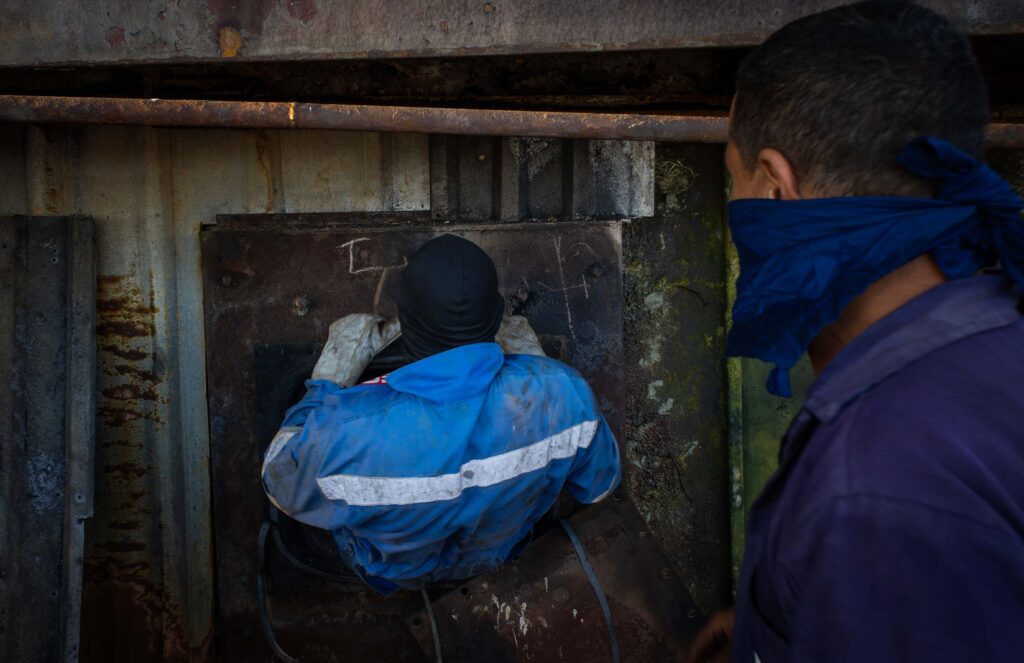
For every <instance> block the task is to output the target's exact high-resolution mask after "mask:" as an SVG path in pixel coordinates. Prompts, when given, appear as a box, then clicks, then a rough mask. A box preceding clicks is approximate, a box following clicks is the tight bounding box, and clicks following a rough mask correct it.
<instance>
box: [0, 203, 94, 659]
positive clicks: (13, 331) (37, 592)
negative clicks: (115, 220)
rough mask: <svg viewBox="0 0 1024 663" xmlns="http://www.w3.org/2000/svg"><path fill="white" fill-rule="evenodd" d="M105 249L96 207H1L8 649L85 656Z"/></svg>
mask: <svg viewBox="0 0 1024 663" xmlns="http://www.w3.org/2000/svg"><path fill="white" fill-rule="evenodd" d="M95 315H96V254H95V250H94V245H93V224H92V219H89V218H87V217H26V216H16V217H2V218H0V532H2V535H0V659H3V660H5V661H56V660H63V661H77V660H78V648H79V624H80V614H81V612H80V609H81V596H82V557H83V534H84V527H85V520H86V519H87V518H89V517H90V516H92V513H93V453H94V444H95V425H96V418H95V417H96V382H95V380H96V344H95Z"/></svg>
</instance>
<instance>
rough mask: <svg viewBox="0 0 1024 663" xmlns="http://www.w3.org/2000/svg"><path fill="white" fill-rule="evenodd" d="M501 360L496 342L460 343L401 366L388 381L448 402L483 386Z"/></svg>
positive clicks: (395, 386)
mask: <svg viewBox="0 0 1024 663" xmlns="http://www.w3.org/2000/svg"><path fill="white" fill-rule="evenodd" d="M504 363H505V355H504V353H503V352H502V351H501V348H500V347H499V346H498V345H497V344H496V343H474V344H472V345H463V346H460V347H458V348H454V349H452V350H448V351H446V352H441V353H439V354H436V355H431V356H430V357H427V358H426V359H421V360H419V361H417V362H413V363H412V364H409V365H407V366H403V367H402V368H400V369H398V370H397V371H394V372H393V373H391V374H390V375H389V376H388V385H389V386H390V387H391V388H392V389H394V390H395V391H400V392H402V393H405V394H412V395H413V396H418V397H420V398H424V399H426V400H429V401H435V402H439V403H445V402H451V401H456V400H461V399H464V398H469V397H471V396H473V395H475V394H478V393H480V392H482V391H484V390H486V389H487V387H489V386H490V384H491V382H492V381H493V380H494V376H495V375H497V374H498V371H500V370H501V367H502V366H503V365H504Z"/></svg>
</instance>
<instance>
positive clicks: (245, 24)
mask: <svg viewBox="0 0 1024 663" xmlns="http://www.w3.org/2000/svg"><path fill="white" fill-rule="evenodd" d="M277 2H278V0H245V2H239V0H206V7H207V9H209V10H210V13H211V14H213V16H214V18H215V19H216V20H215V23H214V38H215V39H216V38H217V36H218V34H217V33H218V32H219V31H220V30H221V29H223V28H225V27H229V28H231V29H233V30H235V31H236V32H241V31H242V30H244V31H246V32H248V33H249V34H251V35H261V34H263V23H264V22H265V21H266V20H267V16H269V15H270V12H271V10H272V9H273V8H274V5H275V4H277Z"/></svg>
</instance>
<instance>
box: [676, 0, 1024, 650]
mask: <svg viewBox="0 0 1024 663" xmlns="http://www.w3.org/2000/svg"><path fill="white" fill-rule="evenodd" d="M987 119H988V108H987V91H986V89H985V86H984V83H983V82H982V79H981V74H980V72H979V69H978V66H977V64H976V62H975V60H974V57H973V55H972V53H971V49H970V44H969V43H968V41H967V39H966V37H965V36H964V35H963V34H962V33H960V32H959V31H958V30H956V29H955V28H953V27H952V26H951V25H950V24H949V23H948V22H947V21H946V20H945V19H944V18H942V17H940V16H938V15H937V14H935V13H933V12H931V11H928V10H926V9H923V8H921V7H918V6H916V5H912V4H909V3H903V2H886V1H874V0H873V1H870V2H863V3H858V4H855V5H849V6H846V7H840V8H837V9H834V10H831V11H827V12H823V13H820V14H815V15H812V16H808V17H806V18H803V19H801V20H798V21H795V22H793V23H791V24H789V25H787V26H785V27H784V28H782V29H781V30H779V31H778V32H777V33H775V34H774V35H772V36H771V37H769V38H768V40H767V41H766V42H765V43H764V44H763V45H762V46H760V47H759V48H758V49H756V50H755V51H754V52H753V53H752V54H751V55H750V56H749V57H748V58H747V59H746V61H745V62H744V63H743V64H742V65H741V67H740V70H739V73H738V76H737V84H736V96H735V99H734V101H733V109H732V114H731V121H730V137H729V144H728V146H727V151H726V161H727V166H728V168H729V171H730V173H731V175H732V182H733V184H732V202H731V203H730V205H729V216H730V225H731V229H732V235H733V240H734V241H735V243H736V247H737V250H738V254H739V258H740V267H741V273H740V277H739V281H738V283H737V299H736V304H735V308H734V311H733V328H732V330H731V333H730V337H729V341H728V350H729V353H730V354H732V355H734V356H744V357H756V358H759V359H762V360H764V361H766V362H769V363H771V364H773V365H774V370H773V372H772V375H771V378H770V380H769V383H768V385H767V388H768V389H769V391H771V392H773V393H775V394H778V395H782V396H788V395H789V380H788V370H789V368H790V367H792V366H793V365H794V364H795V363H796V361H797V360H798V359H799V358H800V357H801V356H802V355H803V353H804V352H805V351H807V352H809V354H810V358H811V363H812V365H813V368H814V371H815V375H816V379H815V381H814V383H813V385H812V386H811V389H810V391H809V393H808V395H807V399H806V401H805V403H804V406H803V409H802V411H801V412H800V413H799V415H798V416H797V417H796V419H795V420H794V422H793V423H792V425H791V427H790V429H789V431H788V432H787V433H786V435H785V437H784V439H783V441H782V446H781V450H780V462H779V468H778V470H777V471H776V473H775V475H774V476H773V477H772V478H771V480H770V481H769V483H768V485H767V486H766V487H765V489H764V491H763V493H762V494H761V496H760V497H759V499H758V500H757V502H756V503H755V504H754V505H753V507H752V509H751V511H750V514H749V521H748V531H747V536H746V549H745V552H744V558H743V568H742V572H741V575H740V578H739V584H738V587H737V603H736V611H735V623H734V629H733V621H732V617H731V615H729V614H724V615H719V616H718V617H716V618H715V619H714V620H713V622H712V624H710V625H709V627H708V628H707V629H706V630H705V632H704V633H703V634H702V637H701V638H699V639H698V642H697V643H696V645H695V648H694V652H693V655H692V660H694V661H705V660H724V658H725V657H727V656H728V655H729V651H728V649H729V647H728V642H729V637H730V631H731V657H732V660H733V661H737V662H742V663H753V662H754V661H760V662H761V663H773V662H775V661H830V662H836V661H840V662H841V661H872V662H878V661H901V662H905V661H928V662H935V661H1017V660H1024V317H1022V314H1021V306H1020V296H1021V287H1022V286H1024V221H1022V218H1021V216H1020V211H1021V208H1022V202H1021V200H1020V198H1018V197H1017V196H1016V195H1015V194H1014V193H1013V191H1012V190H1011V188H1010V187H1009V185H1008V184H1007V183H1006V182H1004V181H1003V180H1001V179H1000V178H999V177H998V176H997V175H996V174H995V173H994V172H993V171H991V170H990V169H989V168H988V167H987V166H985V165H984V164H983V163H982V162H981V157H982V141H983V137H984V131H985V125H986V123H987Z"/></svg>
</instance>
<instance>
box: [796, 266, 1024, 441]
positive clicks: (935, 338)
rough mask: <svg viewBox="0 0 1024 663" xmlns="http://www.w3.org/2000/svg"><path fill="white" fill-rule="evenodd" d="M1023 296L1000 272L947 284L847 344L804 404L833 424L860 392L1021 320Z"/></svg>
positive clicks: (904, 307)
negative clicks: (969, 338) (1019, 305)
mask: <svg viewBox="0 0 1024 663" xmlns="http://www.w3.org/2000/svg"><path fill="white" fill-rule="evenodd" d="M1018 296H1019V294H1018V293H1017V291H1016V288H1015V287H1014V286H1013V285H1012V284H1011V283H1010V282H1009V281H1008V280H1007V279H1005V278H1003V277H1002V276H998V275H992V276H973V277H970V278H966V279H959V280H956V281H950V282H948V283H944V284H942V285H940V286H938V287H935V288H932V289H931V290H929V291H928V292H926V293H924V294H923V295H921V296H919V297H917V298H915V299H913V300H911V301H910V302H908V303H907V304H905V305H903V306H902V307H900V308H898V309H897V310H895V311H893V312H892V313H890V314H889V315H887V316H886V317H884V318H882V319H881V320H879V321H878V322H876V323H875V324H874V325H872V326H871V327H869V328H868V329H867V331H865V332H864V333H863V334H861V335H860V336H858V337H857V338H856V339H854V340H853V342H851V343H850V344H849V345H848V346H846V347H845V348H843V350H842V351H840V353H839V354H838V355H837V356H836V358H835V359H834V360H833V361H832V363H830V364H829V365H828V367H827V368H826V369H825V370H824V371H823V372H822V374H821V375H820V376H819V377H818V379H817V380H816V381H815V382H814V384H813V385H812V386H811V389H810V391H809V392H808V395H807V400H806V402H805V404H804V408H805V409H806V410H808V411H810V412H811V414H813V415H814V416H815V417H816V418H817V419H818V420H820V421H822V422H827V421H829V420H831V419H832V418H833V417H835V416H836V415H837V414H839V412H841V411H842V410H843V408H844V407H845V406H846V405H847V404H848V403H849V402H850V401H852V400H853V399H855V398H856V397H857V396H859V395H861V394H862V393H864V392H865V391H867V390H868V389H870V388H871V387H873V386H874V385H876V384H878V383H879V382H881V381H882V380H884V379H886V378H887V377H889V376H890V375H892V374H894V373H896V372H897V371H899V370H900V369H902V368H903V367H905V366H906V365H908V364H910V363H911V362H913V361H916V360H917V359H920V358H921V357H924V356H925V355H928V354H930V353H932V352H935V351H936V350H938V349H940V348H943V347H945V346H947V345H950V344H952V343H954V342H956V341H958V340H960V339H962V338H965V337H967V336H971V335H973V334H977V333H980V332H983V331H987V330H989V329H995V328H997V327H1003V326H1005V325H1008V324H1011V323H1013V322H1015V321H1016V320H1018V319H1019V318H1020V315H1021V314H1020V312H1019V311H1018V310H1017V302H1018Z"/></svg>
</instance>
